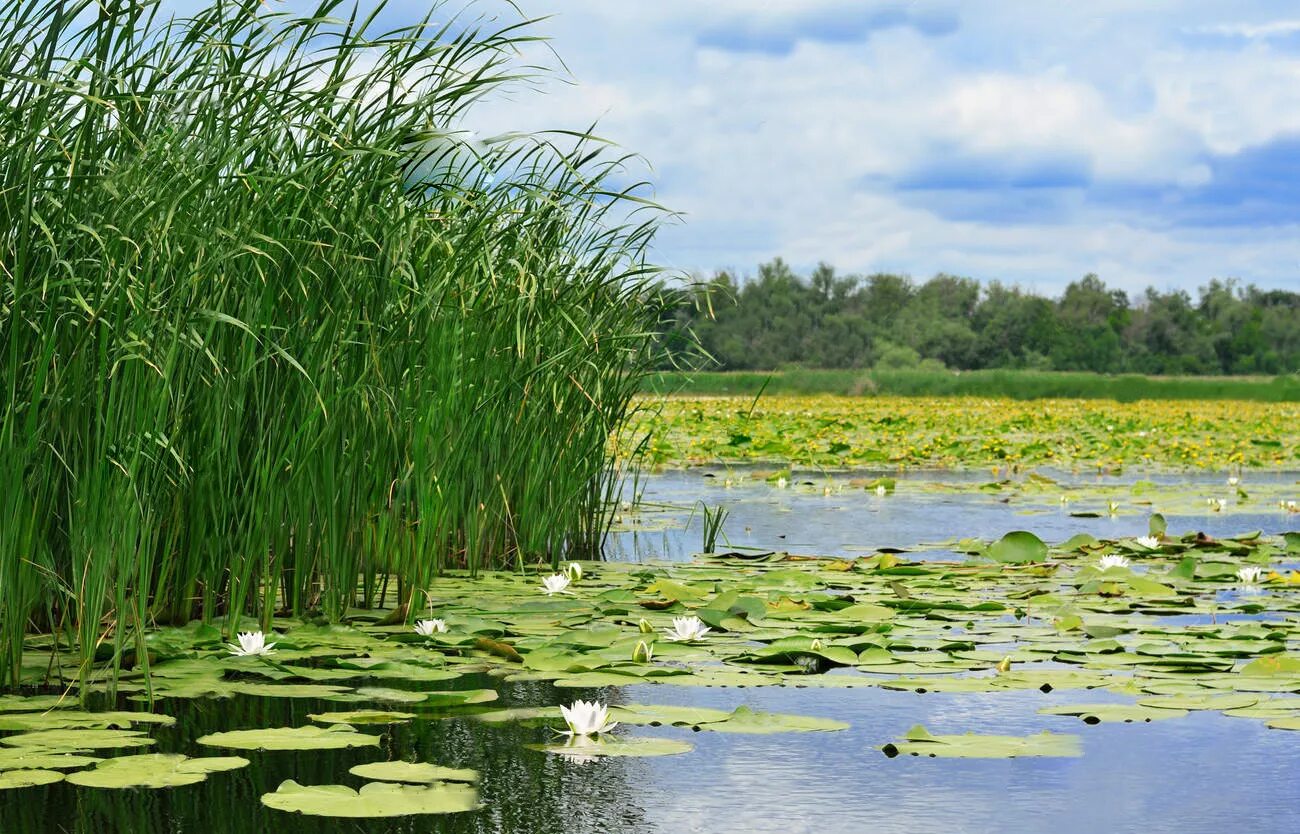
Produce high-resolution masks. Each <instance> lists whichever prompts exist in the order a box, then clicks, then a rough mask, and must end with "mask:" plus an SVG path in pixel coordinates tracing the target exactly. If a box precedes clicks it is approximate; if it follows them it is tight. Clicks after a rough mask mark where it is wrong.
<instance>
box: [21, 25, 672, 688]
mask: <svg viewBox="0 0 1300 834" xmlns="http://www.w3.org/2000/svg"><path fill="white" fill-rule="evenodd" d="M384 11H385V10H384V4H383V3H380V4H377V5H374V6H372V7H371V8H370V9H369V10H368V11H367V12H366V13H362V11H360V10H358V9H357V8H356V7H353V6H351V5H346V6H345V5H344V4H343V2H342V1H341V0H323V2H321V3H320V8H319V9H318V10H317V12H316V13H315V14H312V15H306V16H301V15H294V14H290V13H283V12H276V11H274V7H273V6H267V5H265V4H263V3H261V2H260V0H214V1H213V2H212V4H211V5H210V6H209V7H208V8H207V9H205V10H203V11H201V12H199V13H197V14H195V15H194V16H193V17H190V18H186V19H172V18H164V17H162V16H161V15H160V14H159V13H158V9H157V5H156V3H154V2H148V0H118V1H117V2H114V0H99V1H98V2H97V1H96V0H0V143H2V146H3V147H4V149H5V150H4V152H3V154H2V155H0V268H2V269H3V275H2V276H0V386H2V387H3V402H2V403H0V485H2V489H0V633H2V634H0V655H2V656H0V687H4V686H12V685H15V684H17V683H19V682H22V681H23V680H31V679H32V675H30V674H25V671H24V666H23V643H24V635H25V634H29V633H31V632H32V631H38V632H50V633H52V634H54V635H55V644H56V645H59V646H62V647H64V648H65V649H71V650H72V651H73V652H74V653H76V655H77V656H78V657H79V658H80V664H79V666H80V672H79V675H78V677H79V678H80V680H81V683H82V684H83V685H84V684H86V683H88V682H89V681H91V680H92V679H95V678H96V677H97V676H99V675H101V674H107V675H108V676H109V678H110V679H111V678H112V676H113V675H114V674H115V673H116V672H115V670H117V669H118V668H119V667H120V665H121V663H122V659H123V657H124V656H126V655H128V654H135V655H137V656H138V657H139V658H141V661H142V662H144V660H145V659H146V658H147V656H148V654H147V652H145V651H143V648H144V643H143V635H144V633H145V632H146V630H147V629H148V628H149V627H150V626H151V625H152V624H154V623H158V622H183V621H187V620H189V619H192V618H195V617H201V618H204V619H206V620H209V621H221V622H225V623H226V625H227V627H228V628H229V627H233V625H234V623H236V622H237V621H238V620H239V619H240V618H241V617H247V616H251V617H255V618H258V619H259V620H261V622H262V623H263V624H264V625H265V626H269V624H270V620H271V618H272V616H274V615H275V614H276V613H277V612H287V613H291V614H294V615H303V614H305V613H307V612H309V611H319V612H321V613H323V614H324V615H325V616H326V617H328V618H331V619H337V618H339V617H341V616H342V615H343V614H344V612H345V611H346V610H347V609H348V608H349V607H350V606H354V605H367V604H373V603H374V602H375V601H376V600H377V599H378V597H379V594H380V591H381V589H384V588H388V589H389V594H390V598H391V594H392V590H393V589H394V588H395V589H397V590H398V593H399V595H400V596H399V597H398V598H399V599H401V600H411V599H416V598H417V595H418V590H419V589H423V588H425V587H427V585H428V583H429V582H431V581H433V579H434V577H435V576H436V575H437V573H438V572H439V571H441V570H444V569H447V568H449V567H456V568H467V569H470V570H474V569H477V568H478V567H480V566H485V565H489V566H494V567H500V566H507V565H515V564H520V563H523V562H525V561H541V560H549V561H551V562H555V561H557V560H558V559H559V558H561V556H562V555H585V554H589V553H591V552H593V551H594V550H595V549H596V548H598V546H599V543H600V540H601V537H602V535H603V532H604V529H605V525H606V522H607V513H606V509H605V508H606V506H607V500H608V498H609V495H610V493H611V490H613V489H614V486H615V479H616V478H617V474H618V473H617V472H616V471H614V469H613V468H612V467H611V465H610V459H609V457H608V451H607V439H608V437H609V436H610V434H611V432H613V431H616V430H617V429H619V428H620V427H621V426H622V425H623V422H624V420H625V417H626V415H627V412H628V409H629V407H630V406H629V404H630V402H631V401H632V397H633V395H634V394H635V392H636V390H637V389H638V387H639V385H640V384H641V380H642V378H643V376H644V374H645V373H646V371H647V368H648V367H649V364H650V362H651V360H652V357H651V356H650V354H649V349H648V348H649V345H650V343H651V340H652V336H653V331H654V329H655V328H656V325H657V308H656V305H655V303H654V301H653V297H652V290H651V282H652V281H653V279H654V278H655V270H654V269H653V268H652V267H650V266H649V265H647V263H646V259H645V252H646V247H647V245H648V244H649V242H650V241H651V239H652V237H653V235H654V232H655V229H656V227H657V226H658V224H659V223H660V222H661V219H662V217H663V213H662V212H661V211H660V210H659V209H658V208H657V207H656V206H654V205H653V204H652V203H649V202H648V201H645V200H643V199H642V198H641V197H638V196H637V194H638V193H639V192H638V190H637V188H636V187H635V186H634V187H627V186H625V185H617V186H616V185H615V183H623V182H624V181H625V179H626V174H625V170H626V165H625V164H624V163H625V162H626V160H625V159H624V158H623V157H621V156H619V155H618V154H617V153H614V152H612V151H611V150H610V149H609V148H608V147H607V146H606V145H605V144H604V143H602V142H600V141H599V140H598V139H596V138H595V137H592V136H590V135H588V134H585V133H557V134H548V135H543V136H512V137H506V138H501V139H499V140H496V141H488V142H485V143H474V142H470V141H467V140H466V139H465V137H464V135H463V134H459V133H457V132H456V129H457V128H458V126H460V125H461V124H463V122H464V117H465V113H466V111H467V109H468V108H469V107H470V106H471V105H472V104H473V103H474V102H475V101H476V100H477V99H479V98H480V97H481V96H482V95H483V94H484V93H486V92H489V91H492V90H494V89H498V88H500V87H501V86H502V85H503V84H512V83H515V82H517V81H518V80H519V79H520V78H521V77H522V76H524V75H527V74H528V73H529V72H530V70H528V69H527V68H521V67H520V66H519V65H518V64H519V58H518V54H519V48H520V47H521V46H522V45H524V44H526V43H528V42H530V41H532V40H534V39H535V38H534V35H533V34H532V28H531V27H530V25H529V22H528V21H520V22H517V23H509V24H502V23H496V22H494V21H493V20H491V19H486V18H475V17H472V16H466V15H465V14H461V15H449V14H448V12H447V11H446V10H444V9H441V8H437V9H435V10H434V11H433V12H431V13H430V16H429V17H428V18H426V19H425V20H423V21H421V22H418V23H416V24H413V25H408V26H402V27H399V28H395V29H394V28H385V27H382V26H380V21H382V20H384V19H385V18H384ZM438 19H442V20H443V22H441V23H438V22H437V20H438ZM390 583H391V585H390ZM137 650H138V651H137Z"/></svg>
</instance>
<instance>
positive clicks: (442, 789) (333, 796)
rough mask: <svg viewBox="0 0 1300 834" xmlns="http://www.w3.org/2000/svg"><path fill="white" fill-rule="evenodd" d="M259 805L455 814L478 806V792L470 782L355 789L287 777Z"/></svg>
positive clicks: (325, 813)
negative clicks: (301, 781)
mask: <svg viewBox="0 0 1300 834" xmlns="http://www.w3.org/2000/svg"><path fill="white" fill-rule="evenodd" d="M262 804H263V805H265V806H267V807H268V808H274V809H276V810H277V811H289V812H292V813H297V814H306V815H308V816H313V817H342V818H351V819H368V818H378V817H405V816H414V815H419V814H456V813H460V812H462V811H473V810H475V809H476V808H478V791H477V790H476V789H475V788H474V786H472V785H466V784H459V783H448V782H438V783H435V784H432V785H399V784H392V783H388V782H370V783H367V784H365V785H362V786H361V790H359V791H356V790H353V789H352V788H349V787H347V786H345V785H300V784H298V783H297V782H295V781H293V780H292V779H289V780H286V781H284V782H281V783H280V787H279V788H277V789H276V791H275V793H266V794H262Z"/></svg>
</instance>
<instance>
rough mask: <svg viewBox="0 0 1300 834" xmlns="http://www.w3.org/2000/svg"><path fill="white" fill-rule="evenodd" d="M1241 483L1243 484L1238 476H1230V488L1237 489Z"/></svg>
mask: <svg viewBox="0 0 1300 834" xmlns="http://www.w3.org/2000/svg"><path fill="white" fill-rule="evenodd" d="M1239 483H1241V479H1240V478H1238V477H1237V476H1236V475H1229V476H1228V486H1230V487H1235V486H1236V485H1237V484H1239Z"/></svg>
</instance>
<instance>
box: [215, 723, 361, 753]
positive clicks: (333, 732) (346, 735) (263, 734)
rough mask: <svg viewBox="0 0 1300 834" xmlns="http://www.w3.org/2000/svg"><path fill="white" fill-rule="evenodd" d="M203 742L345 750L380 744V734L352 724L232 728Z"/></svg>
mask: <svg viewBox="0 0 1300 834" xmlns="http://www.w3.org/2000/svg"><path fill="white" fill-rule="evenodd" d="M198 742H199V744H204V745H207V746H208V747H226V748H230V749H234V750H342V749H344V748H347V747H367V746H370V747H377V746H378V745H379V736H372V735H368V734H366V733H359V732H357V731H356V729H355V728H354V727H352V726H350V725H348V724H332V725H330V726H328V727H315V726H310V725H309V726H306V727H275V728H272V729H266V730H232V731H230V732H225V733H211V734H209V735H206V736H202V737H200V738H199V740H198Z"/></svg>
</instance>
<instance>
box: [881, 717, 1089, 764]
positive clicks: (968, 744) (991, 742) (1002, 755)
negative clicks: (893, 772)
mask: <svg viewBox="0 0 1300 834" xmlns="http://www.w3.org/2000/svg"><path fill="white" fill-rule="evenodd" d="M880 749H881V752H883V753H884V754H885V755H886V756H888V757H889V758H891V759H892V758H894V757H895V756H929V757H931V758H953V759H1017V758H1027V757H1076V756H1081V755H1083V751H1082V750H1081V748H1080V745H1079V737H1078V736H1075V735H1068V734H1063V733H1051V732H1046V731H1045V732H1041V733H1037V734H1035V735H1029V736H998V735H976V734H975V733H963V734H962V735H946V736H937V735H933V734H932V733H930V731H929V730H927V729H925V727H923V726H921V725H920V724H917V725H916V726H915V727H913V728H912V729H910V730H908V731H907V734H906V735H904V736H903V737H902V738H901V739H900V740H899V741H897V742H894V743H891V744H886V745H885V746H884V747H882V748H880Z"/></svg>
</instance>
